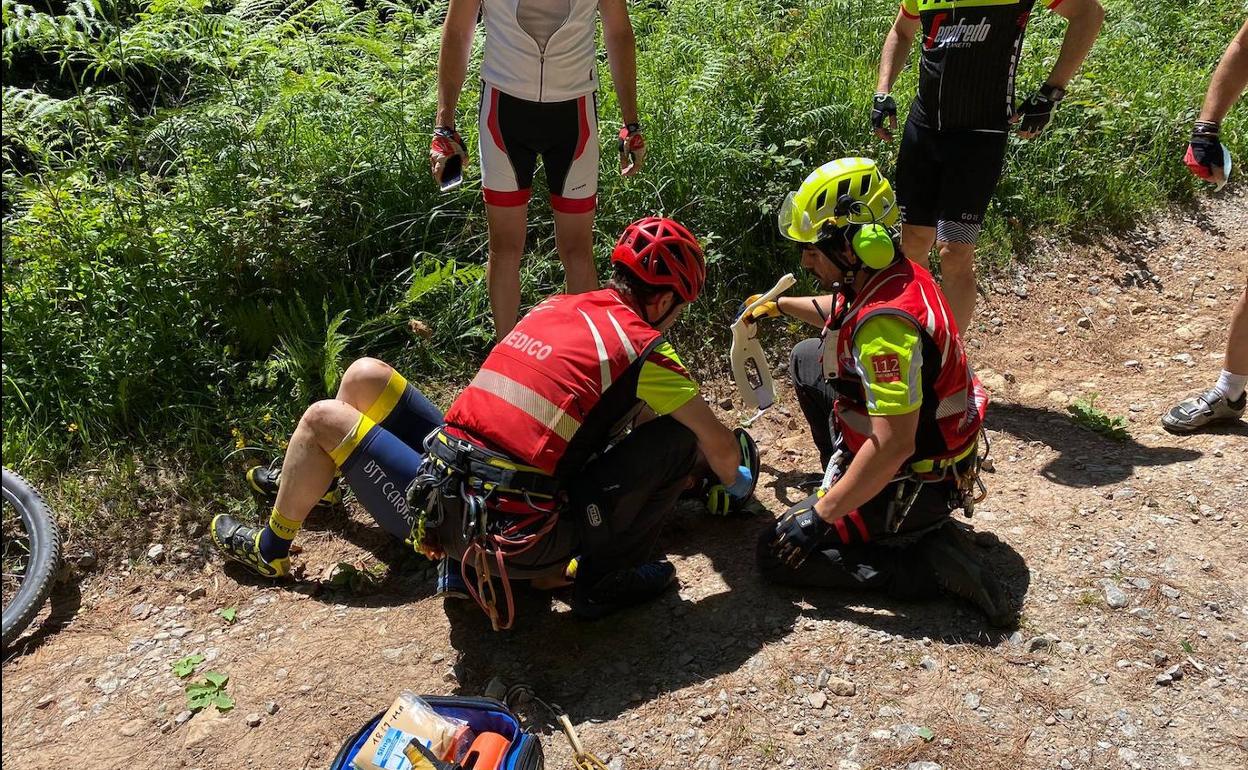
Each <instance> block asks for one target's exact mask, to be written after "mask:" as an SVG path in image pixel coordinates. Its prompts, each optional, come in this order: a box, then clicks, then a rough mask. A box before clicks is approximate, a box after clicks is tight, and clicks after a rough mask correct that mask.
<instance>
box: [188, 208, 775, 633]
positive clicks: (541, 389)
mask: <svg viewBox="0 0 1248 770" xmlns="http://www.w3.org/2000/svg"><path fill="white" fill-rule="evenodd" d="M611 262H612V265H613V267H614V275H613V277H612V279H611V281H610V282H609V283H608V284H607V286H606V287H605V288H603V289H600V290H597V291H592V292H587V293H584V294H577V295H555V296H552V297H550V298H548V299H547V300H546V301H544V302H542V303H541V304H539V305H538V306H537V307H535V308H533V310H531V311H530V312H529V313H528V314H527V315H525V316H524V318H522V319H521V320H520V322H519V323H518V324H517V325H516V327H515V328H514V329H513V330H512V331H511V332H510V333H509V334H508V335H507V336H505V337H504V338H503V339H502V341H500V342H499V343H498V344H497V345H496V346H495V347H494V349H493V350H492V351H491V352H490V354H489V356H488V357H487V358H486V360H485V362H484V364H483V365H482V367H481V370H480V371H479V372H478V373H477V375H476V376H475V377H474V378H473V380H472V382H471V383H470V384H469V385H468V387H467V388H466V389H465V390H464V391H463V393H461V394H460V396H459V397H458V398H457V399H456V400H455V402H454V404H452V406H451V408H450V410H449V411H448V412H447V413H446V415H445V417H443V416H442V414H441V413H440V412H438V410H437V409H436V407H434V406H433V405H432V404H431V403H429V401H428V400H427V399H425V398H424V396H423V395H421V394H420V392H419V391H418V390H417V389H416V388H415V387H414V386H413V385H412V384H411V383H409V382H407V381H406V380H405V379H404V378H403V377H402V375H400V374H399V373H398V372H396V371H394V370H393V369H392V368H390V367H389V366H388V365H386V364H384V363H383V362H381V361H378V360H376V359H361V360H360V361H357V362H355V363H354V364H352V366H351V367H350V368H349V369H348V370H347V372H346V374H345V375H344V377H343V383H342V386H341V387H340V388H339V392H338V396H337V397H336V398H334V399H327V400H325V401H321V402H318V403H317V404H314V405H313V406H312V407H311V408H309V409H308V411H307V412H306V413H305V414H304V416H303V419H302V420H301V421H300V426H299V429H297V430H296V431H295V434H294V435H293V436H292V437H291V440H290V444H289V447H288V450H287V454H286V458H285V460H284V461H283V463H282V470H281V474H282V475H281V481H280V484H278V483H277V480H276V479H274V478H272V477H271V476H269V475H265V474H249V479H250V480H251V482H252V486H253V487H257V485H258V484H259V485H260V486H263V487H264V489H265V490H271V493H272V495H273V496H274V505H273V511H272V514H271V516H270V519H269V523H268V525H267V526H266V527H263V528H260V527H251V526H246V525H243V524H242V523H240V522H238V521H236V520H234V519H233V518H232V517H230V516H228V515H222V516H218V517H217V518H216V519H215V520H214V521H213V527H212V535H213V539H214V541H215V542H216V543H217V546H218V547H219V548H220V549H221V550H222V552H223V553H224V554H225V555H226V556H227V557H228V558H230V559H232V560H234V561H238V562H241V563H243V564H245V565H247V566H248V567H250V568H251V569H252V570H253V571H255V572H258V573H259V574H262V575H266V576H269V577H280V576H282V575H285V574H287V573H288V572H289V569H290V565H289V549H290V543H291V540H293V538H294V536H295V533H297V532H298V530H299V529H300V527H301V526H302V524H303V521H304V520H305V519H306V518H307V516H308V514H309V513H310V511H311V510H312V509H313V508H314V507H315V506H317V505H318V504H322V502H323V500H324V498H323V497H322V496H323V495H324V494H325V493H326V489H328V488H330V487H331V486H332V484H333V478H334V476H335V471H337V472H340V473H341V475H342V478H344V479H345V480H346V482H347V484H348V485H349V486H350V487H351V489H352V490H353V491H354V492H355V496H356V498H357V499H358V500H359V501H360V502H361V504H362V505H363V506H364V507H365V508H366V509H367V510H368V511H369V513H371V514H372V515H373V517H374V518H375V519H376V520H377V521H378V522H379V523H380V524H381V525H382V527H383V528H384V529H386V530H387V531H388V532H390V533H392V534H394V535H395V536H397V537H401V538H404V539H405V540H408V541H409V542H411V543H412V545H413V547H415V548H417V549H418V550H420V551H421V552H422V553H425V554H426V555H429V556H430V557H434V558H443V561H442V567H441V570H440V574H439V593H443V594H450V593H453V592H454V590H455V589H456V588H462V590H464V591H465V592H466V593H468V594H470V595H471V596H472V597H473V598H474V599H476V601H477V603H478V604H480V605H481V606H482V608H483V609H484V610H485V611H486V613H487V614H488V615H489V616H490V618H491V620H492V621H493V623H494V625H495V627H496V628H506V627H508V626H510V625H511V622H512V620H513V619H514V603H513V601H512V594H511V579H525V580H530V581H532V582H533V583H534V585H536V586H540V587H547V588H549V587H556V586H558V585H560V584H566V583H568V582H571V583H572V585H573V588H574V592H573V602H572V606H573V609H574V611H575V612H576V613H577V614H578V615H581V616H583V617H588V618H596V617H600V616H602V615H605V614H608V613H610V612H612V611H614V610H618V609H620V608H623V607H626V606H629V605H632V604H636V603H638V602H641V601H644V600H646V599H650V598H653V597H655V596H657V595H659V594H660V593H662V592H663V591H664V590H666V589H667V588H668V587H669V586H670V585H671V584H672V582H673V580H674V578H675V569H674V568H673V567H672V565H671V564H670V563H669V562H667V561H664V560H662V559H659V558H657V553H656V547H657V540H658V535H659V532H660V530H661V529H662V527H663V524H664V523H665V522H666V520H667V518H668V516H669V515H670V513H671V512H672V510H673V507H674V505H675V502H676V499H677V498H678V497H679V496H680V494H681V493H682V492H684V491H685V490H686V489H687V488H688V487H689V486H690V484H691V477H692V476H694V475H696V472H697V471H699V469H702V468H705V467H708V466H709V468H710V471H711V472H712V473H713V475H714V476H716V477H717V478H718V479H719V480H720V481H721V482H722V487H723V489H722V490H721V493H722V494H725V495H726V496H727V497H728V498H729V499H731V500H734V501H737V502H738V503H740V502H743V501H745V500H747V499H749V497H750V496H751V495H752V494H753V490H754V483H755V478H756V477H757V474H758V453H757V450H756V448H755V447H754V444H753V442H752V441H751V440H750V438H749V436H748V434H746V433H745V432H744V431H741V430H739V429H738V431H737V432H735V433H734V432H733V431H731V430H729V429H728V428H726V427H724V425H723V424H722V423H720V422H719V420H718V419H717V418H716V417H715V415H714V413H712V412H711V410H710V407H709V406H707V404H706V402H705V401H704V400H703V399H702V397H701V396H700V395H699V391H698V385H697V383H696V382H695V381H694V379H693V378H692V377H691V376H690V374H689V372H688V371H686V370H685V368H684V366H683V364H682V363H681V361H680V358H679V356H677V354H676V351H675V350H673V348H672V346H671V344H669V343H668V342H667V341H666V339H664V337H663V332H664V331H665V330H666V329H667V328H669V327H670V326H671V325H672V324H673V323H675V322H676V319H677V318H679V317H680V314H681V311H682V310H683V308H684V307H685V305H687V304H688V303H690V302H693V301H694V300H695V299H696V298H697V296H698V294H699V293H700V292H701V290H702V286H703V284H704V282H705V280H706V265H705V261H704V259H703V255H702V248H701V246H700V245H699V244H698V241H697V239H696V238H694V236H693V235H692V234H691V233H690V232H689V231H688V230H686V229H685V228H684V227H682V226H681V225H680V224H678V223H676V222H674V221H672V220H670V219H665V218H661V217H648V218H646V219H642V220H639V221H637V222H634V223H633V224H631V225H629V226H628V228H626V229H625V231H624V234H623V235H622V236H620V239H619V242H618V243H617V244H616V247H615V250H614V251H613V253H612V255H611ZM643 411H644V415H643ZM639 417H640V419H639ZM647 417H648V418H650V419H646V418H647ZM634 424H635V425H636V427H633V428H632V429H631V430H629V426H632V425H634ZM259 476H263V478H259ZM253 477H257V478H253Z"/></svg>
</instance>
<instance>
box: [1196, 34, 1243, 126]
mask: <svg viewBox="0 0 1248 770" xmlns="http://www.w3.org/2000/svg"><path fill="white" fill-rule="evenodd" d="M1245 87H1248V21H1245V22H1244V26H1242V27H1240V29H1239V34H1237V35H1236V36H1235V39H1234V40H1232V41H1231V45H1230V47H1229V48H1227V49H1226V53H1225V54H1223V55H1222V61H1220V62H1218V68H1217V69H1215V70H1214V71H1213V79H1212V80H1210V81H1209V90H1208V91H1207V92H1206V93H1205V103H1204V106H1202V107H1201V108H1200V119H1201V120H1209V121H1213V122H1214V123H1221V122H1222V119H1223V118H1225V117H1226V113H1228V112H1230V111H1231V105H1233V104H1235V102H1236V100H1237V99H1239V97H1240V95H1242V94H1243V93H1244V88H1245Z"/></svg>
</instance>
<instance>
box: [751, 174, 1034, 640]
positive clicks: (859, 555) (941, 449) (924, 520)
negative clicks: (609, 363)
mask: <svg viewBox="0 0 1248 770" xmlns="http://www.w3.org/2000/svg"><path fill="white" fill-rule="evenodd" d="M897 218H898V212H897V208H896V201H895V198H894V195H893V191H892V188H891V186H890V185H889V183H888V181H887V180H886V179H884V178H883V176H881V174H880V172H879V170H878V169H877V168H876V166H875V163H874V162H872V161H870V160H867V159H865V158H844V159H841V160H838V161H833V162H831V163H828V164H826V165H824V166H822V167H820V168H819V169H817V170H816V171H815V172H814V173H812V174H811V175H810V176H808V177H807V178H806V180H805V181H804V182H803V183H802V186H801V187H800V188H799V189H798V190H797V191H796V192H794V193H791V194H790V196H789V198H788V199H787V200H786V201H785V205H784V207H783V208H782V210H781V212H780V230H781V233H782V234H783V235H784V236H785V237H787V238H789V239H791V240H794V241H797V242H798V243H799V244H800V245H801V249H802V266H803V267H804V268H806V269H807V270H809V271H810V272H811V273H812V274H813V275H814V276H815V278H816V279H817V280H818V282H819V284H820V286H821V287H823V288H826V289H829V290H830V292H831V293H829V294H827V295H824V296H819V297H781V298H780V299H779V300H777V301H776V302H774V303H767V304H765V305H761V306H759V307H758V308H756V309H755V310H754V311H753V312H752V315H753V317H754V318H755V319H756V320H757V319H759V318H762V317H765V316H768V315H770V316H779V315H788V316H792V317H794V318H798V319H800V320H802V321H804V322H806V323H809V324H811V325H812V326H816V327H821V328H822V329H823V333H822V334H821V336H820V337H818V338H814V339H808V340H805V341H803V342H801V343H799V344H798V345H797V346H796V347H795V348H794V350H793V353H792V357H791V362H790V372H791V376H792V378H793V384H794V387H795V389H796V391H797V394H798V401H799V404H800V405H801V408H802V412H803V414H805V416H806V419H807V420H808V421H809V423H810V427H811V432H812V434H813V437H814V441H815V444H816V446H818V448H819V451H820V456H821V459H822V461H823V463H824V465H825V467H826V468H827V469H828V471H827V472H826V473H825V474H824V476H823V478H822V479H821V481H822V483H821V484H820V488H819V489H818V491H816V493H815V494H812V495H811V496H810V497H808V498H806V499H805V500H803V501H802V502H800V503H798V504H797V505H795V506H793V507H792V508H790V509H789V511H788V512H787V513H785V515H784V516H783V517H782V518H781V519H780V521H778V522H777V523H776V525H775V526H774V527H772V528H768V530H767V531H765V532H764V533H763V535H762V538H761V539H760V541H759V550H758V558H759V564H760V567H761V569H762V571H763V574H764V575H765V576H766V577H768V578H769V579H771V580H774V581H776V582H779V583H784V584H790V585H807V586H817V587H828V588H845V587H850V588H853V587H857V588H867V589H874V590H881V591H884V592H885V593H887V594H889V595H891V596H894V597H897V598H905V599H919V598H928V597H933V596H936V595H938V594H939V593H940V591H941V590H942V589H943V590H944V591H946V592H949V593H952V594H955V595H957V596H960V597H962V598H964V599H968V600H970V601H971V602H973V603H974V604H975V605H976V606H978V607H979V608H980V609H981V610H983V612H984V613H985V614H986V615H987V616H988V618H989V620H990V621H991V622H992V623H993V624H995V625H1008V624H1009V623H1010V622H1011V621H1012V619H1013V611H1012V609H1011V607H1010V601H1009V598H1008V596H1007V595H1006V593H1005V591H1004V589H1003V588H1002V587H1001V585H1000V584H999V583H998V582H997V580H996V579H995V577H994V576H993V575H991V574H990V573H989V570H988V568H987V567H986V566H985V565H983V564H981V563H980V561H979V560H978V558H977V557H976V555H975V553H974V551H973V546H972V545H970V544H969V543H968V542H967V541H966V539H965V536H964V533H963V531H962V529H961V527H959V526H958V525H956V524H954V523H953V521H952V520H951V518H950V512H951V511H953V510H955V509H958V508H966V507H968V506H971V505H973V504H974V500H975V498H976V491H977V487H978V465H979V453H978V438H979V433H980V425H981V424H982V422H983V415H984V410H985V407H986V406H987V400H988V399H987V395H986V394H985V392H984V391H983V389H982V387H981V386H980V383H979V380H978V379H977V378H976V377H975V374H974V373H973V372H972V371H971V368H970V366H969V364H968V363H967V360H966V355H965V353H964V351H963V348H962V341H961V339H960V337H959V336H958V330H957V326H956V324H955V323H954V321H953V316H952V314H951V312H950V310H949V306H948V303H947V302H946V301H945V298H944V296H943V294H942V293H941V291H940V287H939V286H938V285H937V284H936V282H935V281H934V280H933V278H932V276H931V274H930V273H928V271H927V270H925V269H924V268H922V267H920V266H918V265H916V264H915V263H914V262H911V261H910V260H908V259H905V258H904V257H902V256H901V255H900V253H899V250H898V249H897V248H896V243H895V239H894V235H893V233H892V231H891V230H890V229H889V228H891V227H892V226H893V225H895V224H896V221H897ZM747 304H749V303H748V301H747ZM825 369H826V373H825Z"/></svg>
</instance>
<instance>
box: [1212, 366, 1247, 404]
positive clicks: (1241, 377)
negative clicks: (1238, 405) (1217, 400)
mask: <svg viewBox="0 0 1248 770" xmlns="http://www.w3.org/2000/svg"><path fill="white" fill-rule="evenodd" d="M1245 388H1248V374H1232V373H1231V372H1228V371H1227V370H1225V369H1223V370H1222V374H1221V375H1219V376H1218V384H1217V385H1214V386H1213V389H1214V390H1216V391H1218V392H1219V393H1221V394H1222V395H1223V396H1225V397H1226V400H1227V401H1238V400H1239V397H1240V396H1242V395H1243V394H1244V390H1245Z"/></svg>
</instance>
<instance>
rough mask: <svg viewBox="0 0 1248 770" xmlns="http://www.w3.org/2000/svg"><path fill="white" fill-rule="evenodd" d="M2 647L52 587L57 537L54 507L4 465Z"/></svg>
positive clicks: (27, 622) (34, 612) (25, 623)
mask: <svg viewBox="0 0 1248 770" xmlns="http://www.w3.org/2000/svg"><path fill="white" fill-rule="evenodd" d="M3 481H4V564H3V568H4V569H3V573H4V629H3V646H5V647H8V646H9V644H10V643H11V642H12V641H13V640H14V639H16V638H17V636H18V635H19V634H20V633H22V631H23V630H25V628H26V626H28V625H30V622H31V621H32V620H34V619H35V615H38V614H39V609H40V608H41V607H42V606H43V603H44V601H46V600H47V598H48V594H49V593H50V592H51V591H52V581H53V580H54V579H55V578H56V568H57V564H58V562H59V560H60V550H61V542H60V541H61V536H60V533H59V532H58V531H57V529H56V521H55V520H54V519H53V518H52V511H51V510H50V509H49V508H48V504H47V503H45V502H44V501H43V498H42V497H40V496H39V493H38V492H37V491H35V488H34V487H32V486H31V485H30V483H29V482H27V481H26V479H24V478H22V477H21V476H19V475H17V474H16V473H14V472H13V471H11V470H9V469H8V468H4V479H3Z"/></svg>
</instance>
